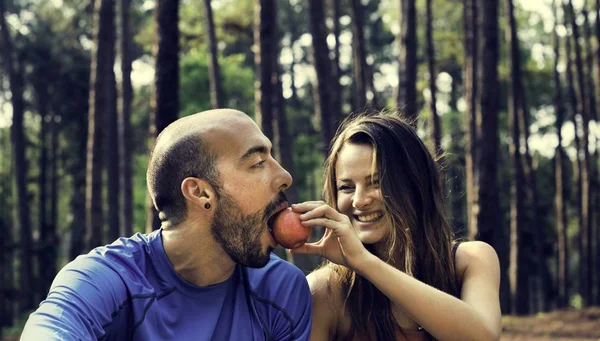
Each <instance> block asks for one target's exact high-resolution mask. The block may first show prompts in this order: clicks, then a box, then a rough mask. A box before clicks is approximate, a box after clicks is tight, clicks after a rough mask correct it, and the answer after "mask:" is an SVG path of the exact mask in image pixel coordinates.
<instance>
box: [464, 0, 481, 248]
mask: <svg viewBox="0 0 600 341" xmlns="http://www.w3.org/2000/svg"><path fill="white" fill-rule="evenodd" d="M477 12H478V10H477V4H476V2H475V0H463V18H464V19H463V20H464V26H463V29H464V35H465V36H464V40H465V62H464V66H463V78H464V87H465V103H466V108H465V127H464V129H465V137H464V138H465V146H466V148H465V173H466V174H465V175H466V181H465V182H466V192H467V195H466V200H467V223H468V227H469V231H470V238H474V237H475V236H476V234H477V230H476V227H477V222H476V215H475V214H474V213H473V203H475V202H476V201H477V195H478V191H477V182H478V181H477V176H476V174H477V167H476V166H475V165H476V164H477V160H478V158H477V148H475V145H477V141H478V132H477V126H478V124H477V121H478V120H477V98H478V96H477V95H478V91H477V86H476V85H477V79H478V72H477V68H478V65H477V61H478V59H479V57H478V56H479V53H478V51H477V50H478V47H477V46H478V41H479V39H477V38H478V33H477V32H478V24H477V17H478V15H477V14H478V13H477Z"/></svg>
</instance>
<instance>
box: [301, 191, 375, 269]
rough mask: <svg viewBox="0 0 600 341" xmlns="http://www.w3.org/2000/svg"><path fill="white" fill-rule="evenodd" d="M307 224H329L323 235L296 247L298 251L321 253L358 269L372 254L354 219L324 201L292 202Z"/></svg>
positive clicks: (341, 263)
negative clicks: (312, 241)
mask: <svg viewBox="0 0 600 341" xmlns="http://www.w3.org/2000/svg"><path fill="white" fill-rule="evenodd" d="M292 210H293V211H295V212H298V213H302V215H300V220H302V224H303V225H305V226H312V227H315V226H323V227H325V228H326V231H325V234H324V235H323V238H321V240H319V241H318V242H316V243H306V244H304V245H303V246H301V247H299V248H296V249H293V250H292V253H296V254H317V255H320V256H322V257H325V258H327V259H329V260H330V261H332V262H334V263H336V264H340V265H344V266H347V267H349V268H350V269H352V270H355V271H356V270H357V266H358V265H360V264H362V263H364V261H365V260H366V259H367V258H368V256H369V255H370V253H369V251H368V250H367V249H366V248H365V247H364V245H363V244H362V242H361V241H360V239H359V238H358V235H357V234H356V231H355V229H354V227H353V226H352V223H351V222H350V219H349V218H348V217H347V216H345V215H343V214H341V213H339V212H338V211H337V210H335V209H334V208H333V207H331V206H329V205H327V204H326V203H324V202H323V201H306V202H303V203H301V204H294V205H292Z"/></svg>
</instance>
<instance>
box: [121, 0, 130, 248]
mask: <svg viewBox="0 0 600 341" xmlns="http://www.w3.org/2000/svg"><path fill="white" fill-rule="evenodd" d="M119 5H120V13H119V14H120V18H121V21H120V24H121V39H120V57H121V84H120V88H119V110H118V115H119V116H118V122H119V124H118V131H119V173H120V174H121V177H120V183H119V187H120V189H119V193H120V200H121V201H120V203H121V205H119V208H120V214H119V221H120V223H121V229H120V231H121V233H122V234H123V235H124V236H125V237H129V236H131V235H132V234H133V185H132V181H133V179H132V177H133V174H132V170H131V149H132V148H133V146H132V143H131V134H132V131H131V103H132V101H133V88H132V85H131V63H132V60H131V59H132V57H131V44H132V42H131V28H130V26H131V25H130V22H131V20H130V13H131V0H121V1H120V3H119Z"/></svg>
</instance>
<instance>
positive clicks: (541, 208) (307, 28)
mask: <svg viewBox="0 0 600 341" xmlns="http://www.w3.org/2000/svg"><path fill="white" fill-rule="evenodd" d="M599 10H600V9H599V8H598V2H597V1H596V2H594V3H592V2H591V1H588V2H586V1H575V2H573V3H572V2H571V0H544V1H541V0H540V1H537V2H536V1H528V0H502V1H498V0H486V1H474V0H463V1H458V0H450V1H441V0H381V1H375V0H328V1H321V0H309V1H298V0H235V1H234V0H212V1H210V0H203V1H200V0H181V1H175V0H156V1H151V0H95V1H93V0H92V1H90V0H52V1H41V0H0V52H1V53H0V230H1V231H2V232H3V233H2V237H1V238H0V329H1V328H8V327H9V326H12V325H13V324H15V323H17V321H18V320H19V319H23V318H26V316H27V315H28V314H29V313H30V312H31V310H32V309H34V308H35V306H36V305H37V303H38V302H39V301H40V300H41V299H42V298H43V297H44V296H45V295H46V293H47V291H48V288H49V286H50V284H51V281H52V279H53V278H54V276H55V274H56V272H57V271H58V269H60V268H61V267H62V266H64V264H66V263H67V262H68V261H70V260H72V259H74V258H75V257H76V256H77V255H79V254H81V253H85V252H88V251H89V250H90V249H91V248H93V247H95V246H98V245H102V244H105V243H109V242H112V241H113V240H114V239H116V238H117V237H119V236H130V235H131V234H132V233H136V232H146V231H151V230H152V229H156V228H157V227H158V225H157V220H156V213H155V212H154V209H153V208H152V207H151V205H150V203H149V201H148V198H147V193H146V185H145V171H146V165H147V159H148V152H149V150H150V148H151V147H152V144H153V141H154V139H155V138H156V136H157V134H158V133H159V132H160V131H161V130H162V129H163V128H164V127H165V126H166V125H168V124H169V123H170V122H172V121H173V120H175V119H177V118H178V117H182V116H185V115H189V114H193V113H195V112H199V111H202V110H206V109H209V108H214V107H232V108H237V109H240V110H242V111H244V112H246V113H248V114H249V115H250V116H252V117H253V118H255V119H256V120H257V122H258V123H259V125H260V126H261V128H262V129H263V131H264V132H265V134H266V135H267V136H268V137H269V138H271V140H272V141H273V142H274V155H275V156H276V157H277V159H278V160H279V161H280V162H281V163H282V164H283V165H284V166H285V167H286V168H287V169H288V170H290V172H291V173H292V175H293V176H294V186H293V189H292V190H290V192H289V197H290V198H291V200H292V201H294V202H296V201H303V200H314V199H319V198H320V197H321V182H322V174H321V173H322V164H323V160H324V156H325V153H326V152H327V150H328V147H329V141H330V140H331V138H332V136H333V134H334V133H335V131H336V129H337V126H338V125H339V123H340V121H341V120H343V119H344V118H345V117H347V116H349V115H351V114H355V113H361V112H365V111H366V112H369V111H373V110H380V109H386V108H387V109H388V110H396V109H398V110H399V111H401V112H403V113H404V114H406V115H408V116H411V117H414V118H415V119H416V121H415V126H416V127H417V129H418V131H419V134H420V135H421V136H422V137H423V138H424V139H425V140H426V141H427V142H428V143H430V146H431V148H432V149H431V150H432V152H433V153H435V154H438V155H441V156H442V163H443V166H444V168H443V170H444V174H445V176H446V179H447V184H446V188H447V190H448V203H449V209H450V210H451V214H452V218H453V219H452V222H453V227H454V228H455V232H456V234H457V237H469V238H472V239H478V240H484V241H486V242H488V243H490V244H491V245H493V246H494V248H495V249H496V251H497V252H498V254H499V256H500V261H501V267H502V288H501V299H502V309H503V312H504V313H506V314H508V313H515V314H532V313H536V312H540V311H548V310H551V309H556V308H564V307H577V308H579V307H585V306H591V305H599V303H600V292H599V287H600V278H599V276H600V271H599V270H598V269H600V266H599V264H598V259H599V254H598V249H599V247H600V230H599V226H600V223H599V215H598V212H600V210H599V208H600V207H599V206H600V195H599V194H600V192H599V188H600V187H599V183H600V182H599V180H600V178H599V173H598V166H599V162H600V160H599V159H598V136H600V130H599V128H600V127H599V126H598V124H597V123H598V115H599V113H600V107H599V106H600V97H599V96H600V49H599V46H600V25H598V21H597V18H598V17H599V15H598V13H599ZM320 233H322V231H319V230H315V233H314V236H313V238H314V239H318V238H319V234H320ZM277 252H278V253H279V254H280V256H282V257H287V259H288V260H289V261H292V262H294V263H295V264H296V265H297V266H298V267H300V268H301V269H302V270H303V271H305V272H307V273H308V272H309V271H311V270H312V269H314V268H315V267H316V266H318V264H319V263H320V261H321V260H320V259H317V258H315V257H309V256H304V257H300V256H296V257H295V259H294V258H292V257H291V255H289V254H287V255H286V253H285V251H284V250H281V249H278V250H277Z"/></svg>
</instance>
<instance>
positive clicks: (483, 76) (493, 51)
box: [472, 0, 508, 282]
mask: <svg viewBox="0 0 600 341" xmlns="http://www.w3.org/2000/svg"><path fill="white" fill-rule="evenodd" d="M478 25H479V27H478V28H479V31H478V35H479V37H478V39H479V44H478V54H479V56H478V57H479V58H478V63H479V64H478V68H479V70H480V73H478V78H479V79H478V84H477V87H478V89H479V90H480V93H479V99H478V103H477V117H478V118H480V120H481V121H480V124H479V122H477V123H478V126H477V128H476V129H477V130H480V131H481V133H480V134H477V136H480V138H479V139H478V141H480V143H478V144H476V145H477V146H478V147H479V148H478V149H479V150H478V153H479V155H478V160H477V163H475V166H476V167H477V169H478V170H477V174H478V184H477V188H476V189H477V191H478V195H477V201H476V202H474V203H473V207H472V214H474V215H475V217H476V219H475V224H476V225H475V226H474V228H473V230H474V231H476V233H477V236H478V239H479V240H482V241H485V242H487V243H489V244H490V245H491V246H492V247H494V249H495V250H496V252H497V253H498V257H499V259H500V269H501V282H502V281H503V280H504V281H506V280H507V276H506V269H508V257H507V255H506V252H507V248H506V246H505V241H506V237H507V236H506V233H505V231H504V230H503V229H502V227H501V224H500V221H501V219H500V217H501V215H500V207H499V196H498V180H497V169H498V159H497V155H498V143H499V142H498V97H497V93H496V91H497V89H498V86H499V84H498V56H499V46H498V45H499V44H498V1H497V0H487V1H483V2H481V3H479V14H478ZM484 113H485V114H484Z"/></svg>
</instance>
